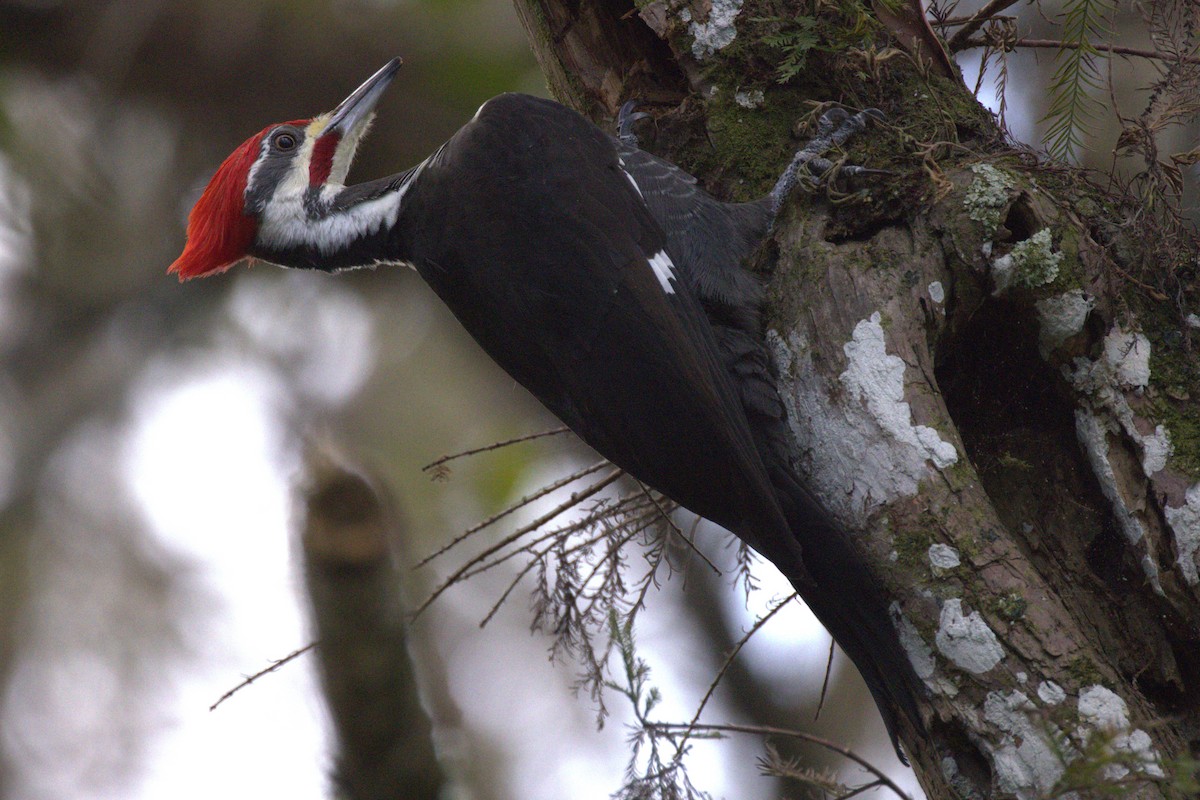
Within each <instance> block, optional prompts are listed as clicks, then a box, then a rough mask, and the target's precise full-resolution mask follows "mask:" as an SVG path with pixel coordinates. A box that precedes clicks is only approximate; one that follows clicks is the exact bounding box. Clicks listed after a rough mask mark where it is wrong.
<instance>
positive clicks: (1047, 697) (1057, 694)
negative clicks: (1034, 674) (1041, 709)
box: [1037, 681, 1067, 706]
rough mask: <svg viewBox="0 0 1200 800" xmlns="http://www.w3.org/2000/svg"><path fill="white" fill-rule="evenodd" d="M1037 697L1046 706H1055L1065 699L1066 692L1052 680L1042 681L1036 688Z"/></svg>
mask: <svg viewBox="0 0 1200 800" xmlns="http://www.w3.org/2000/svg"><path fill="white" fill-rule="evenodd" d="M1037 696H1038V699H1039V700H1041V701H1042V702H1043V703H1045V704H1046V705H1048V706H1056V705H1058V704H1059V703H1061V702H1062V701H1063V700H1066V699H1067V693H1066V692H1065V691H1064V690H1063V688H1062V687H1061V686H1059V685H1058V684H1057V683H1055V682H1054V681H1042V682H1041V683H1039V684H1038V688H1037Z"/></svg>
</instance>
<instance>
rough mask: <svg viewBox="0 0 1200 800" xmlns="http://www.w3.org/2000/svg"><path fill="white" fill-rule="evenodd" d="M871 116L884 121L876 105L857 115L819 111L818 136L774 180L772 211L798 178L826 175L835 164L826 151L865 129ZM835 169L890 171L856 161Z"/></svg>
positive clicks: (848, 172)
mask: <svg viewBox="0 0 1200 800" xmlns="http://www.w3.org/2000/svg"><path fill="white" fill-rule="evenodd" d="M872 119H876V120H883V119H886V116H885V115H884V113H883V112H882V111H880V110H879V109H878V108H867V109H864V110H862V111H859V112H858V113H857V114H851V113H850V112H848V111H846V110H845V109H843V108H831V109H829V110H828V111H826V112H825V113H824V114H822V115H821V119H820V120H819V121H818V122H817V135H816V136H814V137H813V138H812V139H811V140H809V142H808V144H806V145H805V146H804V147H803V148H802V149H801V150H800V151H799V152H797V153H796V156H795V158H793V159H792V163H791V164H788V167H787V169H785V170H784V171H783V174H782V175H780V176H779V180H778V181H776V183H775V188H773V189H772V190H771V195H770V196H771V212H772V214H776V215H777V214H778V213H779V209H780V208H782V207H783V201H784V200H785V199H787V196H788V195H789V194H791V191H792V189H794V188H795V187H796V184H798V183H800V182H801V180H808V181H813V180H819V179H820V178H821V177H822V176H824V175H827V174H829V173H830V172H831V171H832V170H833V168H834V167H835V166H837V165H836V164H835V163H834V162H833V161H830V160H829V159H828V158H825V153H827V152H829V150H831V149H832V148H834V147H840V146H841V145H843V144H844V143H845V142H846V141H847V140H848V139H850V137H852V136H854V135H855V134H857V133H860V132H862V131H864V130H866V127H867V122H868V121H870V120H872ZM838 171H839V172H841V173H844V174H846V175H851V176H855V175H887V174H889V171H888V170H886V169H869V168H867V167H861V166H858V165H857V164H844V165H842V166H841V167H840V168H839V170H838Z"/></svg>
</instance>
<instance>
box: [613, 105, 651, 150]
mask: <svg viewBox="0 0 1200 800" xmlns="http://www.w3.org/2000/svg"><path fill="white" fill-rule="evenodd" d="M639 105H641V101H640V100H626V101H625V102H624V103H622V104H621V110H620V111H618V112H617V138H618V139H620V140H621V143H622V144H626V145H629V146H630V147H638V137H637V134H636V133H634V132H633V123H635V122H637V121H638V120H640V119H648V118H649V117H650V115H649V114H647V113H646V112H645V111H636V109H637V107H638V106H639Z"/></svg>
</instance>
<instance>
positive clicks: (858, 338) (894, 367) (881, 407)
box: [838, 311, 958, 469]
mask: <svg viewBox="0 0 1200 800" xmlns="http://www.w3.org/2000/svg"><path fill="white" fill-rule="evenodd" d="M880 319H881V318H880V315H879V312H878V311H876V312H875V313H874V314H872V315H871V317H870V319H864V320H862V321H861V322H859V323H858V324H857V325H855V326H854V334H853V338H852V339H851V340H850V341H849V342H846V344H845V345H843V346H842V350H843V352H845V354H846V358H847V359H848V360H849V362H850V363H849V364H847V365H846V371H845V372H843V373H842V374H841V375H839V376H838V379H839V380H840V381H841V382H842V386H844V387H845V388H846V390H847V391H848V392H850V394H851V396H852V397H856V398H858V399H859V400H861V401H862V403H863V404H864V405H865V407H866V409H867V411H868V412H869V413H870V414H871V416H872V417H873V418H874V419H875V421H876V422H877V423H878V424H879V426H880V427H881V428H882V429H883V430H884V431H886V432H887V433H888V434H889V435H890V436H891V437H892V438H893V439H894V440H895V441H896V442H897V443H898V444H901V445H907V446H908V447H910V448H912V449H913V450H916V451H917V452H919V453H920V454H921V455H922V456H923V458H925V459H928V460H930V461H932V462H933V463H934V465H935V466H937V468H938V469H945V468H946V467H948V466H950V465H951V464H954V463H955V462H957V461H958V451H957V450H956V449H955V448H954V445H952V444H950V442H947V441H944V440H943V439H942V437H941V436H939V435H938V432H937V431H936V430H934V429H933V428H930V427H927V426H925V425H914V424H913V423H912V408H911V407H910V406H909V404H908V403H906V402H905V401H904V361H903V359H901V358H899V357H897V356H893V355H888V352H887V346H886V344H885V340H884V335H883V325H881V324H880Z"/></svg>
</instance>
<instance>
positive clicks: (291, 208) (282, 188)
mask: <svg viewBox="0 0 1200 800" xmlns="http://www.w3.org/2000/svg"><path fill="white" fill-rule="evenodd" d="M400 63H401V62H400V59H399V58H394V59H392V60H391V61H389V62H388V63H387V65H385V66H384V67H383V69H381V70H379V71H378V72H376V73H375V74H374V75H372V76H371V77H370V78H368V79H367V80H366V82H364V83H363V85H362V86H359V87H358V88H357V89H355V90H354V92H353V93H352V94H351V95H350V96H349V97H347V98H346V99H345V100H343V101H342V102H341V104H340V105H338V107H337V108H335V109H334V110H333V111H330V112H329V113H328V114H322V115H320V116H318V117H313V118H312V119H305V120H294V121H292V122H283V123H279V124H276V125H268V126H267V127H266V128H263V129H262V130H261V131H259V132H258V133H256V134H255V135H253V136H251V137H250V138H249V139H247V140H246V141H244V142H242V144H241V145H240V146H239V147H238V148H237V149H236V150H234V151H233V153H232V154H231V155H230V156H229V157H228V158H226V159H225V161H224V162H223V163H222V164H221V166H220V167H218V168H217V172H216V174H215V175H213V177H212V180H211V181H209V183H208V186H207V187H206V188H205V190H204V193H203V194H202V195H201V196H200V199H199V200H198V201H196V205H195V206H194V207H193V208H192V213H191V214H190V215H189V217H188V226H187V244H186V245H185V246H184V248H183V253H182V254H181V255H180V256H179V258H177V259H176V260H175V263H173V264H172V265H171V266H170V269H169V270H168V271H169V272H173V273H176V274H177V275H178V276H179V279H180V280H181V281H182V280H188V279H190V278H198V277H201V276H203V275H213V274H216V273H218V272H223V271H224V270H226V269H228V268H229V267H231V266H233V265H234V264H236V263H237V262H238V261H240V260H241V259H243V258H245V257H246V256H247V255H249V254H250V252H251V250H252V249H253V248H254V247H255V245H256V244H261V245H264V246H269V245H270V244H272V243H277V242H280V241H285V240H286V238H287V236H288V235H289V233H290V231H291V230H292V229H294V228H295V227H296V226H298V225H302V224H303V222H304V219H305V217H306V216H308V215H309V211H310V209H312V208H314V207H316V206H317V205H318V204H320V203H321V202H322V200H325V201H327V200H328V198H329V196H330V194H331V193H336V192H337V191H338V190H340V189H341V188H343V184H344V182H345V180H346V173H348V172H349V171H350V163H351V161H352V160H353V159H354V151H355V149H357V147H358V143H359V142H360V141H361V140H362V138H363V135H364V134H365V133H366V132H367V129H368V128H369V127H370V125H371V120H372V119H373V118H374V116H375V113H374V108H375V104H376V103H377V102H378V101H379V98H380V96H381V95H382V94H383V91H384V89H386V88H387V85H388V84H389V83H391V81H392V78H393V77H395V75H396V71H397V70H399V69H400Z"/></svg>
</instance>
